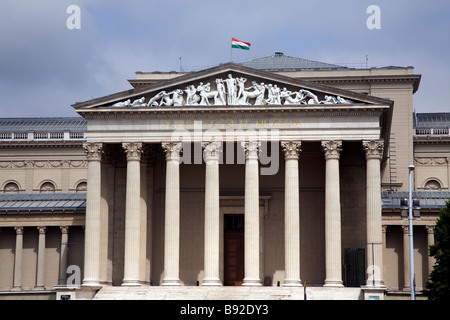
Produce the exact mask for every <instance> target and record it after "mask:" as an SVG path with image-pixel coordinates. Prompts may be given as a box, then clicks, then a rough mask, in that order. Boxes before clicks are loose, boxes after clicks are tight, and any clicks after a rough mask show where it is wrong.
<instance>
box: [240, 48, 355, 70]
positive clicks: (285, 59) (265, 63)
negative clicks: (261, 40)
mask: <svg viewBox="0 0 450 320" xmlns="http://www.w3.org/2000/svg"><path fill="white" fill-rule="evenodd" d="M239 64H240V65H243V66H245V67H250V68H254V69H259V70H278V71H283V70H302V69H347V67H344V66H339V65H336V64H330V63H324V62H318V61H313V60H307V59H302V58H295V57H291V56H286V55H284V54H283V53H282V52H275V54H274V55H273V56H268V57H263V58H257V59H253V60H250V61H246V62H242V63H239Z"/></svg>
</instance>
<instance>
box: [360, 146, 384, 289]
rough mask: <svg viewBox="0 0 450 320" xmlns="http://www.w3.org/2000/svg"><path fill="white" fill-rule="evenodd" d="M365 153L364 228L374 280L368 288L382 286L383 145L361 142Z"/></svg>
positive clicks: (369, 282) (368, 263)
mask: <svg viewBox="0 0 450 320" xmlns="http://www.w3.org/2000/svg"><path fill="white" fill-rule="evenodd" d="M363 147H364V151H365V153H366V227H367V250H366V260H367V265H366V266H367V267H368V268H371V266H374V267H373V268H372V269H373V270H375V272H374V274H373V275H372V276H373V277H374V279H371V280H370V281H368V283H367V285H368V286H384V281H383V245H382V244H383V235H382V228H381V223H382V215H381V173H380V170H381V169H380V163H381V158H382V157H383V148H384V143H383V141H381V140H371V141H363Z"/></svg>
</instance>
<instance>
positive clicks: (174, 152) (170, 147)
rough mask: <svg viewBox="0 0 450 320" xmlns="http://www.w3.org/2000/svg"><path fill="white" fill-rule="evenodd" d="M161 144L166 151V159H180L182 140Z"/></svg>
mask: <svg viewBox="0 0 450 320" xmlns="http://www.w3.org/2000/svg"><path fill="white" fill-rule="evenodd" d="M161 146H162V148H163V149H164V152H165V153H166V160H178V161H179V160H180V153H181V151H182V149H183V144H182V142H163V143H161Z"/></svg>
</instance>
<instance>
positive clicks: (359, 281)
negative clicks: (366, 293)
mask: <svg viewBox="0 0 450 320" xmlns="http://www.w3.org/2000/svg"><path fill="white" fill-rule="evenodd" d="M344 272H345V278H344V280H345V281H344V284H345V286H346V287H359V286H362V285H364V284H365V283H366V279H365V277H366V250H365V249H354V248H348V249H345V250H344Z"/></svg>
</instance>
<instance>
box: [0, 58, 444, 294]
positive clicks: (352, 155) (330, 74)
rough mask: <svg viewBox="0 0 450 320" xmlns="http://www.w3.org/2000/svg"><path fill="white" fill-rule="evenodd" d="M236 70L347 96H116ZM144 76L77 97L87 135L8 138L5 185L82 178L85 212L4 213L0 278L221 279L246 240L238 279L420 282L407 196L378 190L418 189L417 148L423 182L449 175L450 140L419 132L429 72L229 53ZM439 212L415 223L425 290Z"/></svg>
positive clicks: (2, 171) (2, 169) (246, 282)
mask: <svg viewBox="0 0 450 320" xmlns="http://www.w3.org/2000/svg"><path fill="white" fill-rule="evenodd" d="M229 74H231V75H232V76H233V77H235V78H237V77H244V76H245V77H246V78H247V79H248V80H247V81H249V82H252V81H254V82H258V83H261V82H265V83H266V84H267V83H272V84H277V85H278V86H279V87H282V86H286V87H287V88H288V89H289V90H291V91H295V90H308V91H309V92H312V93H313V94H314V95H315V96H317V97H319V99H322V98H323V97H324V96H327V95H332V96H340V97H344V98H345V99H346V100H347V103H345V104H331V105H328V104H323V103H322V104H314V103H312V104H308V103H304V104H302V103H299V104H297V105H295V104H294V105H289V104H286V103H278V104H270V105H184V104H183V105H179V106H176V105H167V106H163V105H156V106H155V105H151V106H147V105H145V106H144V105H143V104H142V103H141V104H140V105H134V106H130V105H120V106H119V105H116V106H114V104H117V103H119V102H121V101H127V99H129V100H130V101H135V100H138V99H140V98H141V97H143V98H145V99H143V100H142V101H150V100H151V99H152V98H154V97H155V96H156V95H157V94H158V93H159V92H161V91H162V90H164V91H166V92H169V91H171V90H175V89H176V88H184V87H186V86H187V85H190V84H195V85H197V84H198V83H208V82H209V83H214V81H215V79H217V78H224V79H225V78H226V77H227V75H229ZM138 76H139V85H136V83H134V82H133V81H131V83H132V84H133V85H135V86H136V88H135V89H134V90H132V91H127V92H123V93H117V94H115V95H112V96H107V97H103V98H99V99H95V100H92V101H87V102H84V103H79V104H75V105H74V108H75V109H76V110H77V112H78V113H79V114H80V115H82V116H83V117H84V118H86V119H87V124H88V125H87V130H86V131H85V136H84V137H83V138H82V139H80V140H78V139H72V140H70V141H66V142H63V141H59V142H52V145H50V146H49V145H48V143H47V142H43V141H37V140H36V141H33V142H32V144H31V145H30V143H24V142H23V141H17V140H14V139H11V141H8V139H2V140H1V142H0V148H1V151H4V152H2V154H1V157H0V186H1V187H2V190H3V192H4V193H5V194H11V193H15V192H16V191H17V192H18V193H19V194H20V193H24V194H26V193H38V192H53V190H52V189H51V185H49V184H48V182H51V183H52V185H53V186H54V189H55V190H54V191H55V192H57V193H58V192H60V193H71V192H76V191H82V192H86V190H85V187H86V186H87V192H86V209H85V212H81V213H80V212H79V211H77V212H66V211H58V212H56V213H53V212H50V211H49V212H45V211H43V212H34V211H33V212H28V213H27V214H25V213H23V212H20V213H18V212H16V213H13V212H10V211H8V212H1V214H0V228H1V229H0V248H1V249H0V255H1V259H0V261H2V262H1V264H0V268H2V270H4V272H1V273H0V289H1V290H3V291H5V292H7V291H9V290H22V291H24V290H28V289H30V290H31V289H39V290H43V289H47V290H51V289H52V287H53V286H57V285H58V284H64V280H65V277H67V274H65V273H64V269H66V268H67V266H70V265H76V266H80V267H81V268H80V270H81V275H80V279H81V284H82V285H83V287H89V286H92V287H98V286H105V285H113V286H128V287H129V286H143V285H154V286H159V285H164V286H196V285H204V286H222V285H223V284H224V279H225V278H226V277H230V276H231V274H232V273H233V272H234V271H233V270H234V269H233V270H232V269H230V267H229V264H230V261H231V260H229V259H231V258H230V257H231V256H232V254H233V253H232V252H230V251H229V250H230V243H231V242H232V241H242V243H243V244H242V245H243V246H245V250H244V253H243V265H241V266H238V267H237V268H243V278H242V279H241V280H242V285H243V286H262V285H265V286H267V285H270V286H275V287H276V286H286V287H287V286H292V287H296V286H302V285H303V284H304V283H305V282H306V283H308V285H312V286H325V287H335V288H342V287H361V286H364V287H370V288H375V289H377V288H378V289H380V290H381V292H382V293H383V294H384V293H386V292H389V293H390V294H392V292H393V291H397V292H398V293H399V294H401V293H402V292H403V290H404V289H408V288H409V285H410V284H409V282H408V279H409V278H408V277H407V274H408V273H407V271H405V268H404V267H403V266H404V263H405V261H408V259H407V256H406V253H407V252H408V251H407V250H406V248H407V246H406V245H407V242H406V241H405V231H404V228H403V229H402V226H405V225H406V222H404V221H403V220H401V212H400V211H401V208H393V207H392V208H391V207H390V208H386V207H383V198H382V191H383V190H396V191H406V190H408V176H407V167H408V165H409V164H411V163H412V161H413V159H414V161H415V165H416V166H417V170H416V179H415V188H416V189H417V190H421V189H425V188H427V187H426V186H428V187H430V186H431V185H434V184H433V183H434V182H430V181H431V180H436V181H438V182H439V186H440V188H441V190H448V183H449V182H448V181H449V172H450V171H449V170H450V169H449V167H448V161H447V160H448V153H449V147H448V142H446V141H447V140H445V139H444V140H442V139H441V140H439V142H437V141H436V143H433V144H430V143H428V142H427V143H425V142H420V141H418V140H417V139H416V140H414V139H413V137H416V136H417V135H414V131H413V122H412V114H413V112H412V95H413V93H414V92H415V91H416V90H417V88H418V83H419V81H420V76H418V75H415V74H413V72H412V69H411V68H393V69H367V70H366V69H357V70H353V69H352V70H336V71H331V70H323V71H302V72H300V71H292V72H263V71H259V70H254V69H250V68H245V67H241V66H237V65H233V64H228V65H222V66H219V67H216V68H212V69H208V70H203V71H200V72H197V73H192V74H180V75H178V76H174V77H171V79H168V80H167V79H166V80H163V81H156V80H155V79H154V74H149V77H148V83H147V85H145V83H146V75H145V74H142V73H140V74H139V75H138ZM400 83H401V84H402V86H399V85H398V84H400ZM399 87H401V89H399ZM213 89H217V88H215V87H214V86H213ZM386 98H387V99H386ZM388 99H389V100H388ZM211 101H212V98H211ZM250 101H252V103H253V101H254V100H250ZM264 101H265V100H264ZM394 105H395V107H393V106H394ZM5 137H6V136H5ZM427 141H429V140H427ZM414 142H415V143H416V144H415V145H416V146H417V148H416V149H414V153H413V143H414ZM430 145H431V146H432V147H433V148H431V149H432V150H431V149H430ZM427 148H428V149H427ZM425 168H429V170H428V169H427V170H425ZM429 182H430V183H429ZM46 183H47V184H46ZM427 183H428V184H427ZM14 184H15V185H17V188H18V190H15V188H16V187H15V186H14ZM17 188H16V189H17ZM48 188H50V189H48ZM0 209H1V208H0ZM437 212H438V210H437V209H433V210H431V209H430V210H428V211H427V212H426V213H421V218H422V219H421V220H420V221H417V222H415V229H417V232H416V235H415V236H416V242H415V248H416V246H417V248H416V250H415V257H416V261H417V262H416V273H417V277H416V286H417V289H418V290H420V288H423V287H424V284H425V282H426V280H427V274H428V272H429V268H430V266H431V265H432V262H429V261H428V258H427V254H426V247H427V245H428V244H429V243H430V242H432V237H431V236H430V234H431V233H430V231H429V230H432V226H433V225H434V223H435V219H436V216H437ZM232 216H233V217H234V216H236V217H239V216H242V217H244V222H245V223H244V226H243V228H242V229H240V230H241V232H243V234H244V238H243V240H233V239H235V238H229V233H227V231H226V230H227V223H229V221H230V219H229V217H232ZM18 230H19V231H18ZM43 235H45V240H44V236H43ZM230 239H231V240H230ZM44 241H45V255H41V254H40V252H41V249H42V248H43V243H44ZM73 243H76V244H73ZM67 244H69V245H67ZM72 244H73V245H72ZM68 248H69V250H68ZM358 250H359V251H358ZM17 252H22V254H21V255H20V257H19V255H18V254H16V253H17ZM357 252H363V258H362V260H361V259H359V260H358V258H357ZM19 258H20V259H21V261H20V259H19ZM17 259H19V260H17ZM83 260H84V261H83ZM424 261H427V262H426V263H423V262H424ZM18 265H19V266H22V268H21V269H19V268H18V267H17V266H18ZM370 266H376V268H377V269H376V270H375V269H374V268H372V269H370V268H369V267H370ZM423 266H427V267H423ZM357 268H362V280H361V277H360V276H359V275H360V274H361V270H357ZM358 272H359V275H358ZM353 278H354V279H353ZM61 279H62V280H61ZM355 279H356V280H355ZM382 296H383V295H382Z"/></svg>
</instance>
